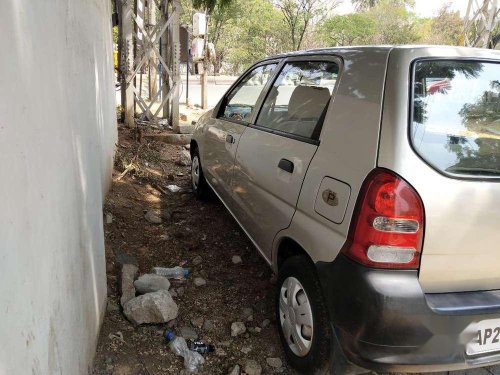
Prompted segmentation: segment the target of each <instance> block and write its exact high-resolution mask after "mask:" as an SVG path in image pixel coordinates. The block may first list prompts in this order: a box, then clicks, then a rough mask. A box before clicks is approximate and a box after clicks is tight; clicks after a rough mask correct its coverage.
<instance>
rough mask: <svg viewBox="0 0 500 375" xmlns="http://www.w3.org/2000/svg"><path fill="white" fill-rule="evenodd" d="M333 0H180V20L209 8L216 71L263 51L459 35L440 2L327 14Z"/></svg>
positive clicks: (457, 23) (398, 2) (385, 2)
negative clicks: (429, 10) (431, 11)
mask: <svg viewBox="0 0 500 375" xmlns="http://www.w3.org/2000/svg"><path fill="white" fill-rule="evenodd" d="M338 2H339V0H181V3H182V6H183V9H184V12H183V15H182V22H183V23H186V24H191V17H192V13H193V12H194V10H198V11H205V10H206V11H207V12H208V13H209V41H210V42H212V43H214V45H215V51H216V61H215V63H214V70H215V72H216V73H218V72H224V73H240V72H241V71H242V70H243V69H245V68H247V67H248V66H249V65H251V64H252V63H254V62H255V61H256V60H258V59H261V58H262V57H264V56H269V55H274V54H278V53H282V52H286V51H290V50H297V49H300V48H311V47H330V46H342V45H361V44H368V45H369V44H416V43H426V44H451V45H459V44H461V41H462V40H463V37H462V34H463V20H462V19H461V18H460V14H459V13H458V12H454V11H451V9H450V6H449V5H448V6H444V7H443V8H442V9H441V10H440V12H439V14H438V15H437V16H436V17H434V18H418V17H417V16H416V15H415V14H414V13H413V12H412V11H411V8H412V7H413V5H414V0H353V4H354V5H355V6H356V8H357V9H358V11H357V12H355V13H351V14H346V15H333V16H332V12H331V11H332V10H333V9H334V8H335V6H336V5H337V4H338Z"/></svg>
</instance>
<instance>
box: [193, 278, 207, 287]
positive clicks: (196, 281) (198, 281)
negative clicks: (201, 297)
mask: <svg viewBox="0 0 500 375" xmlns="http://www.w3.org/2000/svg"><path fill="white" fill-rule="evenodd" d="M206 284H207V282H206V280H205V279H204V278H203V277H195V279H194V285H196V286H203V285H206Z"/></svg>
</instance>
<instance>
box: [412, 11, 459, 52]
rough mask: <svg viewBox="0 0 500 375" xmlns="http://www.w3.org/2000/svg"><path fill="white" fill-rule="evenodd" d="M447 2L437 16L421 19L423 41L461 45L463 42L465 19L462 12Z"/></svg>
mask: <svg viewBox="0 0 500 375" xmlns="http://www.w3.org/2000/svg"><path fill="white" fill-rule="evenodd" d="M450 8H451V4H445V5H444V6H443V7H442V8H441V9H440V10H439V13H438V15H437V17H435V18H430V19H423V20H420V34H421V42H422V43H426V44H446V45H459V44H461V43H462V42H463V30H464V24H463V20H462V19H461V18H460V12H458V11H452V10H451V9H450Z"/></svg>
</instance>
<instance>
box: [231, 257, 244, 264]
mask: <svg viewBox="0 0 500 375" xmlns="http://www.w3.org/2000/svg"><path fill="white" fill-rule="evenodd" d="M232 261H233V263H234V264H240V263H241V262H242V260H241V257H240V256H239V255H233V259H232Z"/></svg>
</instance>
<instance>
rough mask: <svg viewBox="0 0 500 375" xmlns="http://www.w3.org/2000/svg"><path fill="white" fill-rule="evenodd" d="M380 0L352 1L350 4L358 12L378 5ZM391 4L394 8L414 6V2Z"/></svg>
mask: <svg viewBox="0 0 500 375" xmlns="http://www.w3.org/2000/svg"><path fill="white" fill-rule="evenodd" d="M380 2H381V0H352V4H353V5H354V6H355V8H356V9H357V10H358V11H363V10H368V9H371V8H374V7H376V6H377V5H379V4H380ZM391 4H392V5H394V6H398V7H399V6H406V5H408V6H411V7H413V6H414V5H415V1H414V0H392V1H391Z"/></svg>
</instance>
